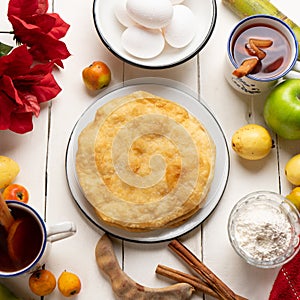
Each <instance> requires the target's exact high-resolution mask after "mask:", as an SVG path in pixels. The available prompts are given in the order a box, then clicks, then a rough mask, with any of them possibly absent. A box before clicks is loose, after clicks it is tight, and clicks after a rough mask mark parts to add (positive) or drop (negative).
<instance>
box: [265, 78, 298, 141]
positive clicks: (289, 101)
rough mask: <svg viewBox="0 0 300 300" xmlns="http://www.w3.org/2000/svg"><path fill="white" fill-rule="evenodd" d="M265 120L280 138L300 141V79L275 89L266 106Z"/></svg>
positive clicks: (285, 82) (281, 84)
mask: <svg viewBox="0 0 300 300" xmlns="http://www.w3.org/2000/svg"><path fill="white" fill-rule="evenodd" d="M264 119H265V122H266V124H267V125H268V126H269V127H270V128H271V129H272V130H273V131H274V132H275V133H277V134H278V135H279V136H281V137H283V138H285V139H289V140H296V139H300V79H287V80H285V81H283V82H281V83H280V84H278V85H277V86H276V87H274V89H273V90H272V91H271V93H270V94H269V95H268V96H267V99H266V102H265V105H264Z"/></svg>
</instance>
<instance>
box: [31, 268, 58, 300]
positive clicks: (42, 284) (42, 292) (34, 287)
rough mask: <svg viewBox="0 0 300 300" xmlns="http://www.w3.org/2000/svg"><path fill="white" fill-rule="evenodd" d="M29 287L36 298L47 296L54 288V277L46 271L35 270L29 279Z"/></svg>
mask: <svg viewBox="0 0 300 300" xmlns="http://www.w3.org/2000/svg"><path fill="white" fill-rule="evenodd" d="M29 287H30V289H31V291H32V292H33V293H34V294H36V295H38V296H46V295H49V294H50V293H52V291H53V290H54V289H55V287H56V279H55V276H54V275H53V273H52V272H50V271H48V270H45V269H41V270H37V271H35V272H33V273H32V274H31V275H30V277H29Z"/></svg>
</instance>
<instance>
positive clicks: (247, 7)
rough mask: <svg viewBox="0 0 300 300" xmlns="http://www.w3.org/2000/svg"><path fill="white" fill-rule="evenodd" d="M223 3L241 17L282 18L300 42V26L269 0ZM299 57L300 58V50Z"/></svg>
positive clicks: (224, 0)
mask: <svg viewBox="0 0 300 300" xmlns="http://www.w3.org/2000/svg"><path fill="white" fill-rule="evenodd" d="M222 3H223V4H224V5H225V6H227V7H228V8H229V9H230V10H231V11H233V12H234V13H235V14H236V15H237V16H238V17H240V18H241V19H243V18H245V17H248V16H252V15H257V14H264V15H270V16H274V17H277V18H278V19H281V20H282V21H284V22H285V23H286V24H288V25H289V26H290V27H291V28H292V30H293V31H294V33H295V36H296V38H297V41H298V43H299V44H300V27H299V26H298V25H297V24H296V23H294V21H292V20H291V19H289V18H288V17H287V16H286V15H285V14H283V13H282V12H281V11H280V10H279V9H278V8H277V7H276V6H275V5H273V4H272V3H271V2H270V1H269V0H222ZM298 59H300V51H299V55H298Z"/></svg>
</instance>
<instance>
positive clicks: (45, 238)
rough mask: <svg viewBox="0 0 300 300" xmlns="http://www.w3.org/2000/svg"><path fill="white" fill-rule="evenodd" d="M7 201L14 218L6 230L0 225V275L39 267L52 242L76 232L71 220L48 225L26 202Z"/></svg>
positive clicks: (3, 275) (20, 272)
mask: <svg viewBox="0 0 300 300" xmlns="http://www.w3.org/2000/svg"><path fill="white" fill-rule="evenodd" d="M6 202H7V204H8V207H9V209H10V211H11V214H12V216H13V217H14V219H15V220H14V222H13V224H12V225H11V226H10V228H9V230H8V232H6V230H5V229H4V227H3V226H0V252H1V255H0V277H3V278H5V277H15V276H19V275H22V274H26V273H28V272H31V271H34V270H36V269H38V268H40V267H42V265H44V264H45V262H46V258H47V256H48V254H49V251H50V249H51V245H52V243H53V242H55V241H58V240H61V239H64V238H67V237H70V236H72V235H73V234H75V232H76V226H75V224H74V223H73V222H70V221H66V222H61V223H57V224H55V225H51V226H48V225H46V223H45V222H44V220H43V219H42V217H41V216H40V215H39V213H38V212H37V211H36V210H35V209H34V208H32V207H31V206H29V205H28V204H25V203H23V202H20V201H14V200H7V201H6Z"/></svg>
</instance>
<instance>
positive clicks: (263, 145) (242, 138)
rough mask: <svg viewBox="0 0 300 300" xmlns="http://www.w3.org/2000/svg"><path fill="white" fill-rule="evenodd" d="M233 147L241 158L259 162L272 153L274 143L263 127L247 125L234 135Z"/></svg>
mask: <svg viewBox="0 0 300 300" xmlns="http://www.w3.org/2000/svg"><path fill="white" fill-rule="evenodd" d="M231 146H232V149H233V150H234V151H235V152H236V153H237V154H238V155H239V156H240V157H242V158H245V159H248V160H258V159H262V158H264V157H265V156H267V155H268V154H269V153H270V151H271V148H272V146H273V141H272V138H271V135H270V133H269V132H268V130H267V129H265V128H264V127H263V126H260V125H257V124H247V125H245V126H243V127H241V128H240V129H238V130H237V131H236V132H235V133H234V134H233V136H232V139H231Z"/></svg>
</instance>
